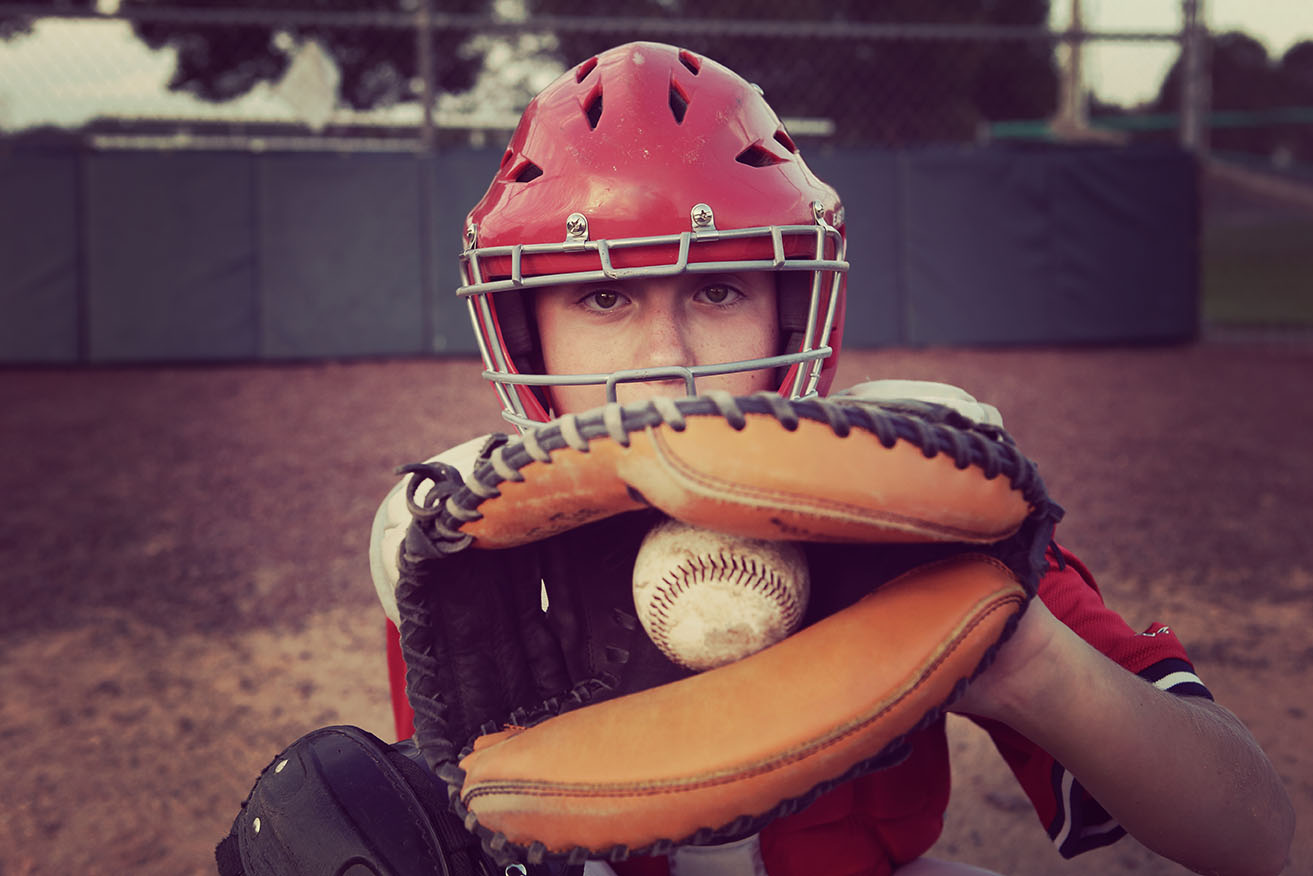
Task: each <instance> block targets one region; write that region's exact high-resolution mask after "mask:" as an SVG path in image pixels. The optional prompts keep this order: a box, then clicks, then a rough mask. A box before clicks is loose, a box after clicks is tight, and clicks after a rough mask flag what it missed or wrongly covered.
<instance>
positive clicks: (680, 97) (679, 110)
mask: <svg viewBox="0 0 1313 876" xmlns="http://www.w3.org/2000/svg"><path fill="white" fill-rule="evenodd" d="M670 112H671V114H672V115H674V117H675V124H677V125H682V124H684V114H685V113H686V112H688V95H686V94H684V92H683V90H682V89H681V88H680V87H679V85H678V84H676V83H675V82H674V81H673V80H672V81H671V83H670Z"/></svg>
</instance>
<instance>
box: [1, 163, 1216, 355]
mask: <svg viewBox="0 0 1313 876" xmlns="http://www.w3.org/2000/svg"><path fill="white" fill-rule="evenodd" d="M499 158H500V152H499V151H494V150H473V149H470V150H448V151H444V152H443V153H442V154H441V155H438V156H435V157H432V158H419V157H416V156H411V155H379V154H352V155H321V154H310V155H307V154H269V153H206V152H159V153H153V152H92V151H82V150H76V149H69V150H62V151H61V150H52V149H45V150H38V149H35V148H33V149H17V148H15V149H11V150H9V151H8V152H6V153H4V154H0V362H5V363H52V364H53V363H79V362H81V363H111V362H166V361H167V362H192V361H197V362H212V361H249V360H261V359H270V360H289V359H316V358H351V357H360V356H389V355H407V356H409V355H423V354H429V353H471V352H474V350H475V348H474V342H473V338H472V335H471V331H470V326H469V320H468V317H467V315H466V312H465V309H464V305H463V303H461V302H459V301H458V300H457V299H456V296H455V295H454V294H453V290H454V289H455V286H456V282H455V278H456V277H457V260H456V252H457V247H458V246H459V241H460V239H461V224H462V220H463V218H464V215H465V212H466V210H467V209H468V208H469V206H470V205H472V204H473V203H474V202H475V201H477V200H478V198H479V197H480V196H481V195H482V193H483V189H484V188H485V186H486V184H487V180H489V179H490V178H491V176H492V173H493V171H494V170H495V168H496V166H497V162H498V160H499ZM809 163H810V164H811V166H812V167H813V169H814V170H815V171H816V172H817V173H818V174H819V175H820V176H822V177H823V178H824V179H826V180H828V181H829V182H831V183H833V184H834V185H835V186H836V187H837V188H838V189H839V191H840V193H841V194H842V196H843V199H844V204H845V207H846V210H847V217H848V241H849V244H848V246H849V250H848V251H849V257H850V260H851V261H852V263H853V268H852V272H851V274H850V276H849V295H848V302H849V304H848V328H847V331H846V334H845V343H846V344H848V345H850V346H855V347H874V346H890V345H907V346H921V345H1013V344H1067V343H1125V342H1135V343H1141V342H1163V341H1181V340H1189V339H1191V338H1194V337H1195V336H1196V334H1197V331H1198V321H1199V302H1198V297H1199V296H1198V289H1199V273H1198V263H1199V234H1198V209H1197V207H1198V205H1197V185H1196V182H1197V179H1196V176H1197V175H1196V170H1195V164H1194V161H1193V159H1192V158H1191V157H1190V156H1189V155H1188V154H1186V153H1184V152H1180V151H1176V150H1171V149H1138V148H1133V149H1127V148H1107V147H1054V146H1044V147H1037V146H1030V147H1017V146H1004V145H1000V146H994V147H988V148H944V149H922V150H906V151H844V150H832V151H830V150H825V149H816V148H814V147H813V148H812V149H811V150H810V152H809Z"/></svg>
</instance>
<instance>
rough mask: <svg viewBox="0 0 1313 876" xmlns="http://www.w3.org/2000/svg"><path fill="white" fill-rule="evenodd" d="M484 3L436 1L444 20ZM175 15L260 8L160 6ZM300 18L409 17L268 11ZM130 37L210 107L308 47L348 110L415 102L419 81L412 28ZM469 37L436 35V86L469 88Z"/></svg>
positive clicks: (334, 6) (400, 8) (399, 2)
mask: <svg viewBox="0 0 1313 876" xmlns="http://www.w3.org/2000/svg"><path fill="white" fill-rule="evenodd" d="M490 2H491V0H443V2H442V4H441V6H442V10H443V11H444V12H447V13H486V12H487V11H488V7H489V5H490ZM163 4H167V5H168V6H169V7H171V8H180V9H188V8H195V9H205V10H208V11H211V12H212V11H213V10H216V9H219V10H222V9H232V10H245V9H259V10H263V11H266V12H268V11H269V9H270V7H269V5H268V4H267V3H266V2H264V0H163ZM163 4H162V3H160V2H157V0H124V4H123V8H124V9H125V10H131V9H132V8H134V7H136V8H148V7H151V6H158V5H163ZM273 8H275V9H277V10H287V11H289V12H292V13H305V12H323V13H330V14H331V13H340V12H369V11H377V12H388V13H399V12H409V11H411V10H412V9H413V5H412V4H411V3H409V2H407V0H278V2H277V3H276V4H275V6H274V7H273ZM134 28H135V30H136V33H137V35H138V36H139V37H140V38H141V39H142V40H143V41H144V42H146V44H147V45H149V46H151V47H152V48H162V47H165V46H169V47H172V48H174V49H176V50H177V52H178V65H177V68H176V69H175V71H174V74H173V78H172V79H171V80H170V82H169V88H170V89H173V90H176V91H185V92H188V93H191V94H194V95H196V96H197V97H201V98H204V99H206V100H212V101H224V100H231V99H232V98H235V97H240V96H241V95H243V94H246V93H247V92H248V91H250V90H251V89H252V88H254V87H255V86H256V85H257V84H258V83H260V82H276V81H278V80H279V79H280V78H281V77H282V75H283V74H284V73H285V72H286V70H287V67H288V64H289V63H290V60H291V52H292V50H293V49H294V48H295V47H296V45H297V44H299V43H301V42H303V41H307V40H315V41H317V42H318V43H319V44H320V45H321V46H323V48H324V49H326V50H327V51H328V53H329V54H330V55H331V56H332V58H333V60H334V61H335V62H336V64H337V66H338V69H339V70H340V72H341V74H342V78H341V80H340V84H339V89H338V90H339V97H340V98H341V100H342V102H344V103H345V104H347V105H349V106H351V107H353V108H355V109H360V110H364V109H369V108H371V107H376V106H386V105H388V104H391V103H396V102H399V101H403V100H408V99H412V98H413V97H414V96H415V95H414V93H413V89H412V88H411V82H412V81H413V80H414V78H415V77H416V76H417V75H418V74H419V64H418V52H417V49H416V38H415V31H414V29H412V28H404V27H402V28H393V27H361V26H359V25H348V24H327V23H310V22H308V21H307V20H305V19H289V22H288V23H287V24H286V25H283V26H279V25H273V24H249V23H235V24H209V23H196V22H184V21H138V22H136V23H135V24H134ZM469 37H470V31H468V30H435V31H434V35H433V38H432V55H433V60H434V72H435V77H434V78H435V80H436V83H437V86H438V88H439V89H441V90H445V91H464V90H466V89H468V88H469V87H470V86H471V85H473V83H474V79H475V76H476V75H477V74H478V71H479V69H480V66H481V58H480V57H478V56H477V55H476V54H473V53H462V51H461V46H462V44H463V43H465V41H466V40H467V39H468V38H469Z"/></svg>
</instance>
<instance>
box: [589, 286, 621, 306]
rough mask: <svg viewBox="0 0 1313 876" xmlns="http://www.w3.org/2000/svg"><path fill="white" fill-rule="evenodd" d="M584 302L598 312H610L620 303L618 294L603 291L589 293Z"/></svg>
mask: <svg viewBox="0 0 1313 876" xmlns="http://www.w3.org/2000/svg"><path fill="white" fill-rule="evenodd" d="M584 300H585V301H586V302H587V303H588V304H590V305H591V306H593V307H595V308H596V309H598V310H610V309H611V308H613V307H615V306H616V305H617V304H619V303H620V293H619V292H612V291H610V290H607V289H603V290H601V291H598V292H592V293H589V295H588V297H587V298H585V299H584Z"/></svg>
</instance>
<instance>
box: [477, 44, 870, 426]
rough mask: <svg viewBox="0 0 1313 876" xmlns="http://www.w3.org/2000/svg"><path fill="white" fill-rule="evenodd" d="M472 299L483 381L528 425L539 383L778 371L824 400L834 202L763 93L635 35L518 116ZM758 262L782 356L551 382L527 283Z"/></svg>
mask: <svg viewBox="0 0 1313 876" xmlns="http://www.w3.org/2000/svg"><path fill="white" fill-rule="evenodd" d="M465 243H466V247H465V250H464V252H463V253H462V254H461V269H462V273H463V279H464V281H465V285H463V286H462V287H461V288H460V289H459V290H458V294H460V295H462V296H465V297H466V300H467V303H468V305H469V307H470V315H471V319H472V321H473V323H474V327H475V333H476V335H477V337H478V341H479V347H480V350H481V352H482V354H483V360H484V366H485V372H484V376H485V377H487V378H488V379H489V380H490V381H492V383H493V386H494V388H495V389H496V390H497V393H498V395H499V396H500V398H501V400H502V404H503V406H504V408H505V411H504V414H503V416H505V418H506V419H507V420H509V421H510V422H512V423H515V424H517V425H519V426H521V427H524V426H528V425H530V424H532V423H534V422H542V421H545V420H547V419H549V417H550V416H551V412H550V411H549V410H548V402H547V398H546V396H545V395H543V394H542V393H541V392H540V391H537V388H538V387H543V386H551V385H561V384H567V383H568V384H581V383H590V384H606V385H607V389H608V398H610V399H611V400H613V401H614V399H615V385H616V384H617V383H621V382H626V381H634V380H651V379H658V378H664V379H669V378H671V377H677V378H679V379H683V380H685V382H686V384H687V385H688V387H689V392H690V394H692V392H693V391H694V389H695V381H696V378H697V377H699V376H703V375H706V374H721V373H727V372H733V371H749V370H757V369H762V368H775V369H777V373H778V374H779V377H780V382H779V392H780V393H781V394H782V395H785V396H788V397H805V396H808V395H815V394H824V393H825V392H826V391H827V390H828V388H829V385H830V383H831V381H832V380H833V378H834V370H835V367H836V364H837V359H838V353H839V346H840V340H841V337H842V330H843V311H844V280H845V276H846V272H847V270H848V263H847V262H846V261H845V260H844V218H843V206H842V205H841V204H840V202H839V196H838V194H837V193H836V192H835V190H834V189H832V188H831V187H830V186H828V185H826V184H825V183H823V182H821V181H820V180H819V179H817V178H816V176H815V175H814V174H813V173H812V172H811V171H810V170H809V169H808V168H807V165H806V164H804V163H803V160H802V156H801V155H800V154H799V152H798V147H797V146H796V145H794V142H793V140H792V138H790V136H789V134H788V132H787V131H785V129H784V125H783V124H782V123H781V122H780V120H779V118H778V117H777V116H776V115H775V112H774V111H773V110H772V109H771V108H770V106H769V105H768V104H767V103H766V101H765V100H764V99H763V98H762V96H761V91H760V89H759V88H757V87H756V86H754V85H752V84H750V83H748V82H747V81H745V80H744V79H743V78H742V77H740V76H739V75H738V74H736V73H734V72H733V71H732V70H730V69H728V68H727V67H724V66H722V65H720V64H717V63H716V62H715V61H712V60H710V59H708V58H704V57H702V56H700V55H696V54H694V53H692V52H689V51H685V50H682V49H678V48H676V47H674V46H668V45H663V44H660V43H646V42H642V43H629V44H627V45H623V46H619V47H617V48H614V49H610V50H608V51H606V52H603V53H602V54H600V55H598V56H596V57H594V58H590V59H588V60H587V61H584V62H583V63H582V64H580V65H578V66H577V67H575V68H574V69H573V70H570V71H567V72H566V73H564V74H563V75H562V76H561V77H560V78H558V79H557V80H556V81H555V82H553V83H552V84H551V85H549V86H547V87H546V88H545V89H543V91H542V92H541V93H540V94H539V95H538V96H537V97H535V98H534V99H533V101H532V102H531V103H530V104H529V106H528V107H527V108H526V109H525V111H524V115H523V116H522V117H521V118H520V123H519V126H518V127H517V128H516V129H515V133H514V134H513V135H512V136H511V142H510V145H509V146H508V147H507V149H506V153H505V155H503V156H502V160H501V166H500V168H499V169H498V171H497V174H496V176H495V177H494V178H493V181H492V185H491V186H490V187H489V188H488V192H487V194H485V195H484V196H483V200H482V201H480V202H479V203H478V205H477V206H476V207H475V208H474V209H473V210H472V211H471V212H470V214H469V216H468V218H467V220H466V231H465ZM753 270H766V271H778V272H781V275H780V277H779V281H780V282H779V284H778V288H779V292H780V294H779V296H778V298H779V301H780V305H779V317H780V329H781V331H780V337H781V338H782V339H784V344H783V349H781V350H780V353H779V355H778V356H774V357H770V358H766V359H753V360H745V361H742V362H731V363H715V364H705V363H703V364H699V365H689V366H687V367H676V368H662V369H645V370H641V371H639V370H636V371H620V372H615V373H613V374H592V375H545V374H541V373H537V372H541V371H542V370H543V369H542V366H541V364H540V362H541V359H540V357H539V351H538V344H537V339H536V333H535V330H534V327H533V324H532V319H531V318H530V316H529V314H531V313H532V307H531V306H529V302H528V301H527V300H526V299H525V298H524V293H525V291H526V290H530V289H533V288H536V287H541V286H549V285H555V284H560V283H582V282H593V281H605V280H608V279H609V280H623V279H628V278H634V277H651V276H669V275H672V274H678V273H684V272H690V273H716V272H728V271H753Z"/></svg>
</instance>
